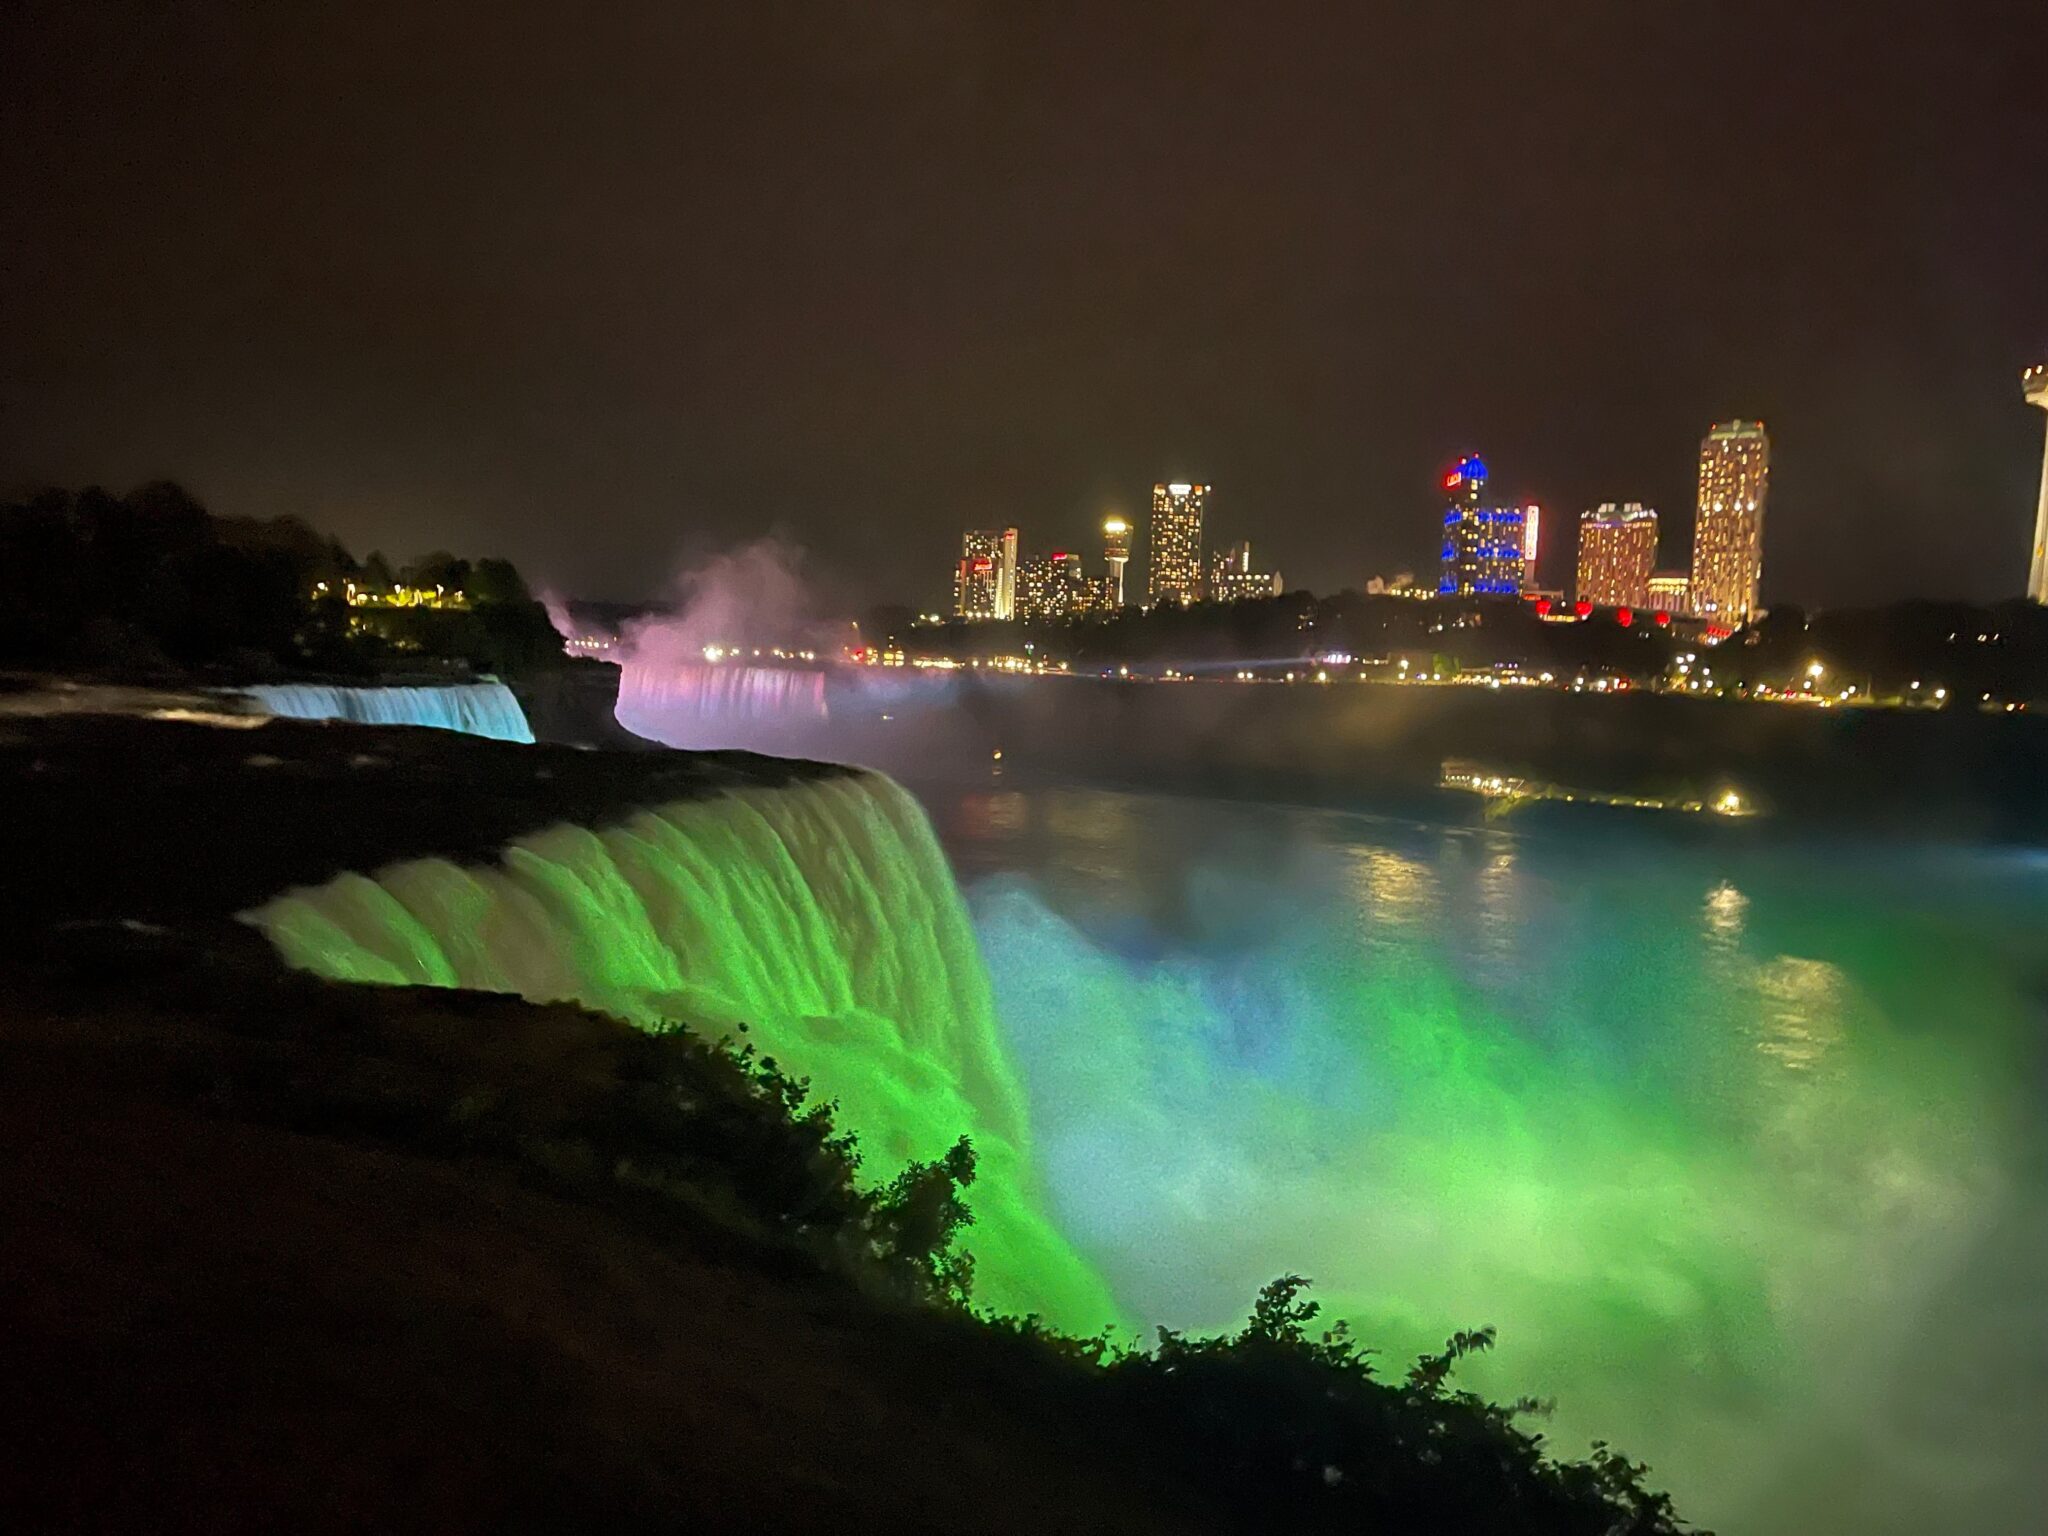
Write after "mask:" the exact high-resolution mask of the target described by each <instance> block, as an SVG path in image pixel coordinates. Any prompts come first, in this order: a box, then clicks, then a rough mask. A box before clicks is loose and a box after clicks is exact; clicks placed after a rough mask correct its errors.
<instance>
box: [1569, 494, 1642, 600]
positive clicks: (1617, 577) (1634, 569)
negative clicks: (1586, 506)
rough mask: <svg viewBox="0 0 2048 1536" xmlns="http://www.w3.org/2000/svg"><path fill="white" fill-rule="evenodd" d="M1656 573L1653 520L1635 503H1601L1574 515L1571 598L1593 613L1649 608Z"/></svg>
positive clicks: (1638, 502) (1640, 505)
mask: <svg viewBox="0 0 2048 1536" xmlns="http://www.w3.org/2000/svg"><path fill="white" fill-rule="evenodd" d="M1656 568H1657V514H1656V513H1655V512H1654V511H1653V510H1651V509H1650V508H1649V507H1646V506H1644V505H1643V504H1642V503H1641V502H1640V501H1631V502H1629V503H1628V504H1627V505H1626V506H1620V507H1617V506H1616V505H1615V504H1614V503H1613V502H1611V501H1603V502H1602V503H1601V504H1600V505H1599V506H1598V507H1597V508H1595V509H1594V510H1593V511H1591V512H1583V513H1581V514H1580V515H1579V581H1578V590H1577V594H1576V595H1577V597H1578V599H1579V601H1580V602H1582V603H1591V604H1593V605H1594V606H1595V607H1596V608H1649V607H1652V606H1653V604H1652V602H1651V598H1650V577H1651V575H1652V574H1653V573H1654V572H1655V570H1656Z"/></svg>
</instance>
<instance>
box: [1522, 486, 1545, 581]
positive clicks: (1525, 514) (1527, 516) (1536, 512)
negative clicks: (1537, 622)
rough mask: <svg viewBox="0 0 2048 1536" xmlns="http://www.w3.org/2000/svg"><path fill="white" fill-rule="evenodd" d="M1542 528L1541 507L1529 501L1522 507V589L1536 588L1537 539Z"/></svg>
mask: <svg viewBox="0 0 2048 1536" xmlns="http://www.w3.org/2000/svg"><path fill="white" fill-rule="evenodd" d="M1542 528H1543V509H1542V508H1541V507H1539V506H1537V505H1536V503H1535V502H1533V501H1532V502H1530V503H1529V505H1528V506H1526V507H1524V508H1522V590H1523V591H1524V592H1533V591H1535V590H1536V555H1537V553H1538V550H1537V541H1538V539H1539V538H1540V536H1541V531H1542Z"/></svg>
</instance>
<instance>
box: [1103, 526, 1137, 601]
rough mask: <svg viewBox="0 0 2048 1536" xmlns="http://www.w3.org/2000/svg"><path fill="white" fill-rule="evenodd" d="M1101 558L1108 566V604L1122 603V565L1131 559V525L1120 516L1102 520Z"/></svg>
mask: <svg viewBox="0 0 2048 1536" xmlns="http://www.w3.org/2000/svg"><path fill="white" fill-rule="evenodd" d="M1102 559H1103V563H1104V564H1106V565H1107V566H1108V567H1109V606H1110V607H1111V608H1121V607H1123V605H1124V567H1125V566H1126V565H1128V564H1129V563H1130V559H1131V525H1130V524H1129V523H1127V522H1125V521H1124V520H1123V519H1122V518H1120V517H1110V518H1104V519H1103V522H1102Z"/></svg>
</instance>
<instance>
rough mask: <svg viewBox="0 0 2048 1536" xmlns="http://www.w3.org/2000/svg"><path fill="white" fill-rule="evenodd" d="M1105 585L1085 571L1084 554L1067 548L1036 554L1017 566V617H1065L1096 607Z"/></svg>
mask: <svg viewBox="0 0 2048 1536" xmlns="http://www.w3.org/2000/svg"><path fill="white" fill-rule="evenodd" d="M1100 596H1101V589H1100V588H1099V587H1097V586H1096V585H1095V584H1094V583H1092V582H1090V581H1089V580H1088V579H1087V577H1085V576H1083V575H1082V574H1081V557H1080V556H1079V555H1076V554H1070V553H1069V552H1068V551H1066V550H1057V551H1055V552H1054V553H1052V554H1050V555H1033V556H1032V557H1031V558H1030V559H1028V560H1026V561H1024V562H1023V563H1022V564H1020V565H1019V566H1018V567H1017V617H1018V618H1020V619H1062V618H1069V617H1071V616H1072V615H1074V614H1077V613H1086V612H1088V611H1090V610H1091V609H1093V608H1094V607H1095V606H1096V604H1097V602H1098V601H1099V599H1100Z"/></svg>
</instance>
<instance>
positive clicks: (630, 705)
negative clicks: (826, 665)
mask: <svg viewBox="0 0 2048 1536" xmlns="http://www.w3.org/2000/svg"><path fill="white" fill-rule="evenodd" d="M617 715H618V721H619V724H621V725H623V726H624V727H625V728H626V729H627V730H629V731H631V732H632V733H633V734H634V735H635V736H638V737H640V738H642V739H643V740H646V741H658V742H660V743H661V744H662V745H663V746H669V747H681V748H685V749H690V748H710V747H729V746H737V745H743V744H745V743H746V742H747V741H748V740H749V739H751V738H752V736H753V735H754V734H755V733H756V732H757V731H760V730H763V729H765V730H767V731H768V732H769V733H771V734H772V733H774V732H776V731H779V730H786V729H796V728H799V727H802V726H805V725H812V724H818V723H821V722H823V721H824V720H825V719H826V716H827V709H826V705H825V674H824V673H822V672H814V671H800V670H797V669H794V668H787V667H752V666H744V665H741V664H740V663H738V662H720V663H717V664H715V665H714V664H712V663H710V662H702V661H700V662H695V663H679V662H674V661H670V660H667V659H666V658H662V657H655V658H652V659H645V660H643V659H640V658H637V657H636V658H629V659H628V660H627V661H626V663H625V665H624V667H623V668H622V670H621V671H620V674H619V701H618V708H617Z"/></svg>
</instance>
